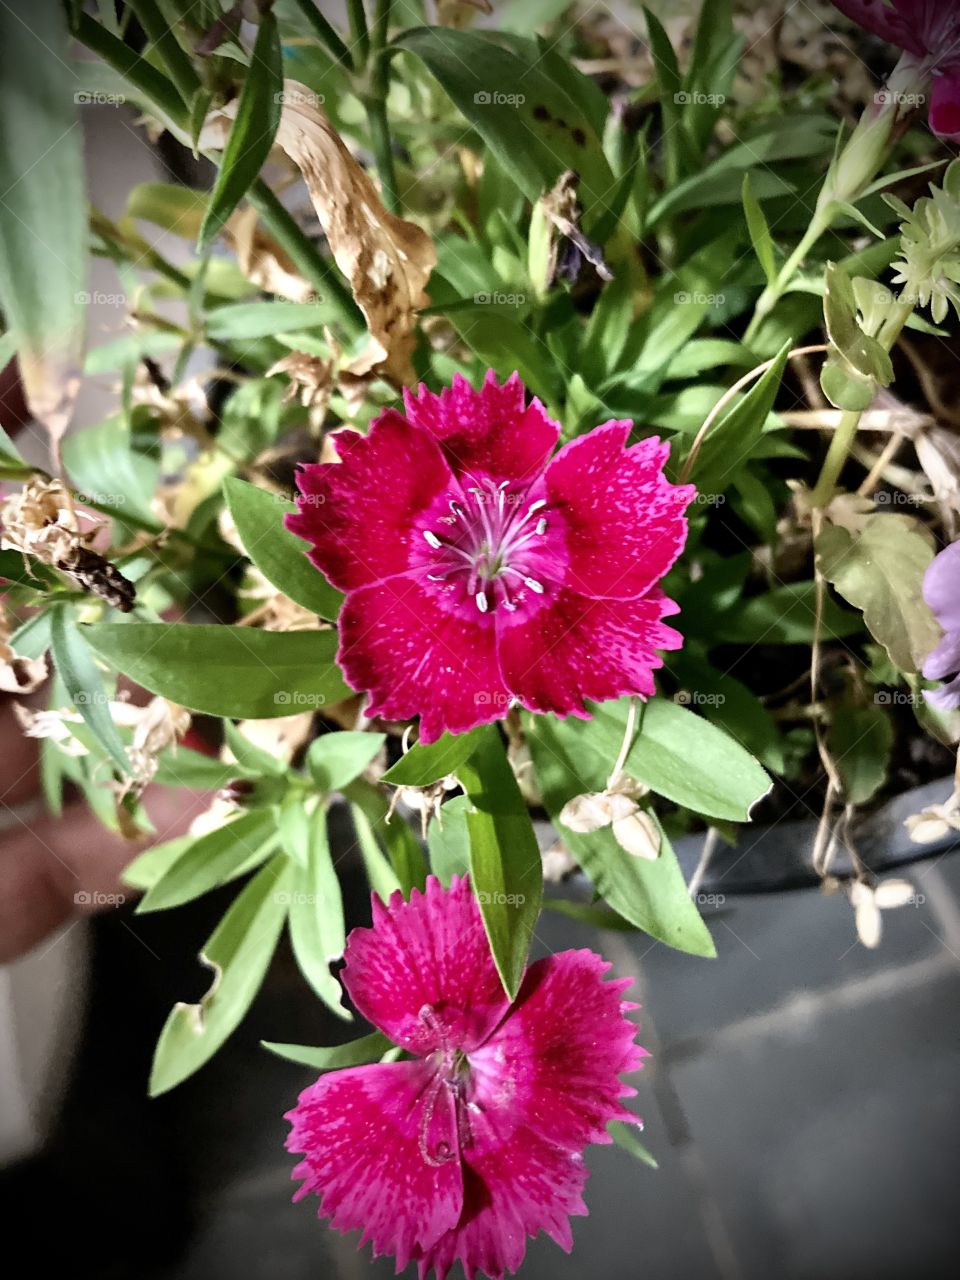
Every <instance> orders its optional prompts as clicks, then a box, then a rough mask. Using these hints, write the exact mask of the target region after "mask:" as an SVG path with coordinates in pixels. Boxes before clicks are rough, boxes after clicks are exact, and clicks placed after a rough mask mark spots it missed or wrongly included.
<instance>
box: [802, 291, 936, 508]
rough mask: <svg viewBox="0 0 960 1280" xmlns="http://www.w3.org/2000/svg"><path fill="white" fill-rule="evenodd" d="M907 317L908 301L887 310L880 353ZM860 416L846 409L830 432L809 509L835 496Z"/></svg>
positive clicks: (909, 312)
mask: <svg viewBox="0 0 960 1280" xmlns="http://www.w3.org/2000/svg"><path fill="white" fill-rule="evenodd" d="M911 315H913V303H912V302H899V303H898V304H897V306H896V307H895V308H894V309H893V310H892V311H891V313H890V315H889V316H888V317H887V319H886V321H885V322H884V325H883V328H882V329H881V330H880V332H879V333H878V334H877V341H878V342H879V343H880V345H881V346H882V347H883V348H884V350H886V351H891V350H892V349H893V345H894V343H895V342H896V341H897V339H898V338H899V337H900V334H901V332H902V331H903V327H904V325H905V324H906V323H907V321H908V320H909V319H910V317H911ZM862 416H863V414H862V411H861V410H859V409H858V410H853V409H846V410H844V412H843V413H842V414H841V415H840V422H839V423H838V425H837V429H836V431H834V433H833V439H832V440H831V441H830V447H829V449H828V450H827V456H826V457H825V458H824V460H823V466H822V468H821V469H820V476H819V479H818V480H817V483H816V486H815V487H814V490H813V493H812V494H811V495H810V504H811V506H813V507H816V508H817V509H820V508H822V507H825V506H826V505H827V503H828V502H830V500H831V499H832V497H833V495H834V494H835V493H836V491H837V483H838V481H839V479H840V473H841V471H842V470H843V468H844V465H845V463H846V461H847V458H848V456H849V454H850V450H851V448H852V447H853V442H854V440H855V439H856V437H857V429H858V427H859V426H860V419H861V417H862Z"/></svg>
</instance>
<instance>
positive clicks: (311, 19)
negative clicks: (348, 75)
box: [293, 0, 353, 71]
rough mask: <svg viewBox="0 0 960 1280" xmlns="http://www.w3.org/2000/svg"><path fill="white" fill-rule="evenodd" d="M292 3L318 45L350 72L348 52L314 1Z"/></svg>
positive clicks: (351, 59)
mask: <svg viewBox="0 0 960 1280" xmlns="http://www.w3.org/2000/svg"><path fill="white" fill-rule="evenodd" d="M293 2H294V4H295V5H296V6H297V8H298V9H299V10H300V12H301V13H302V14H303V16H304V18H306V20H307V22H308V23H309V24H310V26H311V27H312V28H313V34H314V35H315V36H316V37H317V39H318V40H319V41H320V43H321V44H323V45H326V47H327V49H328V51H329V52H330V53H331V54H332V55H333V56H334V58H336V60H337V61H338V62H339V63H340V64H341V65H342V66H344V67H346V69H347V70H348V71H352V70H353V58H352V57H351V56H350V50H349V49H348V48H347V46H346V45H345V44H344V43H343V41H342V40H341V39H340V36H339V35H338V34H337V32H336V31H335V30H334V29H333V27H332V26H331V25H330V23H329V22H328V21H327V19H326V18H325V17H324V16H323V14H322V13H321V12H320V10H319V9H318V8H317V6H316V4H315V3H314V0H293Z"/></svg>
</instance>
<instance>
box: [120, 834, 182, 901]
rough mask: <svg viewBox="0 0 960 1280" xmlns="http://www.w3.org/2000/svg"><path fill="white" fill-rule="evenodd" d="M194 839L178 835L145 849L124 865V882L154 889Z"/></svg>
mask: <svg viewBox="0 0 960 1280" xmlns="http://www.w3.org/2000/svg"><path fill="white" fill-rule="evenodd" d="M194 839H195V837H194V836H176V837H175V838H174V839H173V840H165V841H164V842H163V843H162V844H155V845H154V846H153V848H152V849H145V850H144V852H143V853H141V854H138V855H137V857H135V858H134V860H133V861H132V862H128V863H127V865H126V866H125V867H124V869H123V872H122V874H121V879H122V880H123V883H124V884H127V885H129V886H130V888H131V889H141V890H143V891H144V892H146V890H147V889H152V888H153V886H154V885H155V884H157V883H158V881H159V880H160V879H161V878H162V877H163V876H165V875H166V874H167V872H168V871H169V870H170V868H171V867H172V866H173V864H174V863H175V862H176V861H177V860H178V859H179V858H181V857H182V856H183V854H184V853H185V852H186V851H187V849H189V847H190V846H191V845H192V844H193V842H194Z"/></svg>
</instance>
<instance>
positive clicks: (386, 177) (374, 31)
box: [363, 0, 400, 213]
mask: <svg viewBox="0 0 960 1280" xmlns="http://www.w3.org/2000/svg"><path fill="white" fill-rule="evenodd" d="M390 4H391V0H377V7H376V10H375V12H374V18H373V26H372V28H371V32H370V34H371V49H370V93H369V95H368V96H365V97H364V100H363V103H364V107H365V108H366V112H367V124H368V125H369V127H370V147H371V149H372V151H373V155H374V159H375V160H376V162H377V173H378V174H379V175H380V185H381V188H382V193H383V203H384V204H385V205H386V207H387V209H389V211H390V212H391V213H399V212H400V195H399V192H398V190H397V174H396V169H395V168H394V163H393V144H392V142H391V140H390V122H389V120H388V118H387V94H388V93H389V91H390V52H389V50H388V49H387V36H388V33H389V27H390Z"/></svg>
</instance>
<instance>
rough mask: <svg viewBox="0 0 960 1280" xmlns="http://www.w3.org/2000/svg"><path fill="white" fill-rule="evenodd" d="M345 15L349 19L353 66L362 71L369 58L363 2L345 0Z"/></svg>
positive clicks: (360, 0)
mask: <svg viewBox="0 0 960 1280" xmlns="http://www.w3.org/2000/svg"><path fill="white" fill-rule="evenodd" d="M347 13H348V14H349V17H350V39H351V42H352V44H351V47H352V50H353V65H354V67H355V68H356V70H357V71H363V69H364V68H365V67H366V65H367V59H368V58H369V56H370V32H369V31H368V30H367V15H366V14H365V13H364V11H363V0H347Z"/></svg>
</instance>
